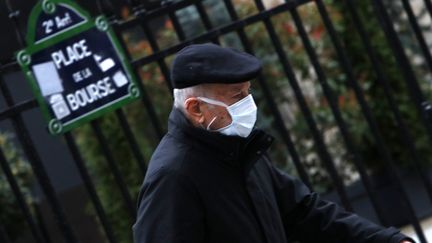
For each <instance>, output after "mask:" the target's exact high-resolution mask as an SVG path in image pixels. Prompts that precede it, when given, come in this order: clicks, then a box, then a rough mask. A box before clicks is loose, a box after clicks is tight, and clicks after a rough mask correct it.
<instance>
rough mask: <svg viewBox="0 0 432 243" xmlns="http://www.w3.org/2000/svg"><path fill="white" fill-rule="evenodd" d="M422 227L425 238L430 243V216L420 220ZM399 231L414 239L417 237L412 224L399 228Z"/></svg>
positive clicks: (431, 224)
mask: <svg viewBox="0 0 432 243" xmlns="http://www.w3.org/2000/svg"><path fill="white" fill-rule="evenodd" d="M421 225H422V228H423V230H424V232H425V235H426V239H427V240H428V242H430V243H432V217H431V218H428V219H425V220H423V221H422V222H421ZM401 231H402V232H403V233H405V234H407V235H409V236H410V237H412V238H413V239H414V240H416V241H418V238H417V237H416V234H415V232H414V229H413V227H412V226H407V227H404V228H402V229H401Z"/></svg>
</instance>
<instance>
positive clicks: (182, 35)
mask: <svg viewBox="0 0 432 243" xmlns="http://www.w3.org/2000/svg"><path fill="white" fill-rule="evenodd" d="M168 16H169V17H170V19H171V21H172V23H173V27H174V29H175V31H176V34H177V37H178V39H179V40H185V39H186V35H185V33H184V30H183V27H182V26H181V24H180V21H179V20H178V17H177V15H176V14H175V12H172V11H170V12H169V13H168Z"/></svg>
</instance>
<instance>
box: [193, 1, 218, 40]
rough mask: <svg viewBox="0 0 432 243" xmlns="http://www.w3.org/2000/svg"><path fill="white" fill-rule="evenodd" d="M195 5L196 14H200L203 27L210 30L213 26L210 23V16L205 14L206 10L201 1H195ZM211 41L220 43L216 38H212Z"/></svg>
mask: <svg viewBox="0 0 432 243" xmlns="http://www.w3.org/2000/svg"><path fill="white" fill-rule="evenodd" d="M195 6H196V8H197V10H198V14H199V16H200V18H201V20H202V22H203V24H204V28H205V29H206V30H207V31H209V30H211V29H212V28H213V25H212V23H211V21H210V18H209V16H208V14H207V12H206V10H205V8H204V6H203V4H202V2H201V1H200V2H197V3H195ZM211 41H212V42H213V43H215V44H220V42H219V40H218V38H213V39H212V40H211Z"/></svg>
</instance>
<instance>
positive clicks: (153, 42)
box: [140, 20, 173, 95]
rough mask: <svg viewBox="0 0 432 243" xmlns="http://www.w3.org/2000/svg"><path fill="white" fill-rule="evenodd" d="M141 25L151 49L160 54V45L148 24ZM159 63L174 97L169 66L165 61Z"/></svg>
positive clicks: (142, 23)
mask: <svg viewBox="0 0 432 243" xmlns="http://www.w3.org/2000/svg"><path fill="white" fill-rule="evenodd" d="M140 25H141V27H142V28H143V30H144V33H145V35H146V36H147V40H148V41H149V43H150V47H151V48H152V50H153V52H154V53H156V52H158V51H159V50H160V49H159V45H158V43H157V41H156V39H155V38H154V36H153V33H152V31H151V29H150V27H149V26H148V23H147V22H146V21H145V20H144V21H142V22H141V24H140ZM157 63H158V65H159V68H160V69H161V72H162V75H163V76H164V79H165V83H166V85H167V86H168V89H169V91H170V94H171V95H172V90H173V86H172V83H171V78H170V74H169V69H168V66H167V64H166V63H165V60H163V59H159V60H158V61H157Z"/></svg>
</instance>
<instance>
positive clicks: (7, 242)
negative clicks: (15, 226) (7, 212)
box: [0, 223, 11, 243]
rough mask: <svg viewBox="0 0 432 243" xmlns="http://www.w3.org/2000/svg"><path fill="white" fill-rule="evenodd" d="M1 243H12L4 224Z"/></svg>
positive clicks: (0, 235)
mask: <svg viewBox="0 0 432 243" xmlns="http://www.w3.org/2000/svg"><path fill="white" fill-rule="evenodd" d="M0 242H4V243H11V240H10V239H9V236H8V235H7V232H6V230H5V228H4V227H3V224H1V223H0Z"/></svg>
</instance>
